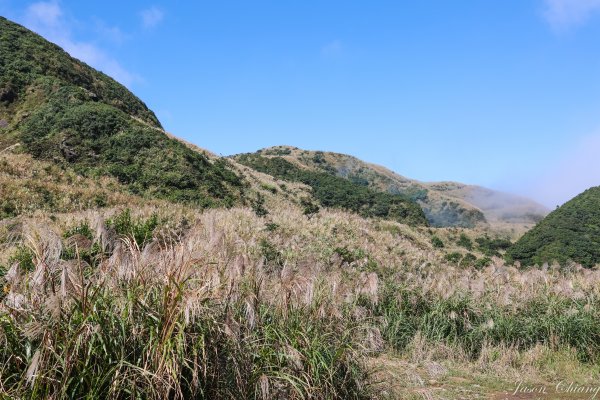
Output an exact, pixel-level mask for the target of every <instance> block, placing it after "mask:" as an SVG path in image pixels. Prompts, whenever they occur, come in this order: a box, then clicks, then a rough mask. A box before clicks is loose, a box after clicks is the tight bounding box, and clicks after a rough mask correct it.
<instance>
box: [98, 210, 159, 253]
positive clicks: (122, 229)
mask: <svg viewBox="0 0 600 400" xmlns="http://www.w3.org/2000/svg"><path fill="white" fill-rule="evenodd" d="M106 225H107V226H108V227H111V228H113V229H114V230H115V231H116V232H117V233H118V234H119V235H121V236H123V237H128V238H130V239H133V240H134V241H135V243H136V244H137V245H138V247H139V248H143V247H144V246H145V245H146V244H147V243H148V242H150V241H151V240H152V236H153V233H154V230H155V229H156V227H157V226H158V225H159V221H158V215H156V214H152V215H151V216H150V218H147V219H143V218H137V219H134V218H132V217H131V210H129V209H125V210H123V211H122V212H121V213H120V214H117V215H116V216H115V217H114V218H111V219H108V220H107V221H106Z"/></svg>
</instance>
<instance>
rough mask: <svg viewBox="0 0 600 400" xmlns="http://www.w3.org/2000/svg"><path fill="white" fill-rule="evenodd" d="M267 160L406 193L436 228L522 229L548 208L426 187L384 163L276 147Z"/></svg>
mask: <svg viewBox="0 0 600 400" xmlns="http://www.w3.org/2000/svg"><path fill="white" fill-rule="evenodd" d="M259 153H260V154H261V155H263V156H267V157H283V158H285V159H286V160H288V161H290V162H293V163H297V164H299V165H301V166H304V167H307V168H309V169H314V170H318V171H321V172H326V173H329V174H332V175H336V176H339V177H342V178H345V179H348V180H350V181H351V182H353V183H356V184H359V185H362V186H366V187H368V188H370V189H373V190H376V191H383V192H388V193H391V194H402V195H404V196H406V197H408V198H410V199H412V200H414V201H416V202H418V203H419V205H420V206H421V207H422V209H423V211H424V213H425V215H426V217H427V220H428V221H429V223H430V224H431V225H432V226H436V227H451V226H455V227H466V228H474V227H476V226H478V225H483V224H486V223H490V224H492V225H494V226H498V225H503V224H506V226H503V227H502V228H507V229H505V230H517V231H521V230H522V228H525V227H526V226H529V227H531V226H532V225H533V224H534V223H535V222H537V221H538V220H540V219H541V218H543V216H544V215H545V214H546V210H545V208H544V207H543V206H541V205H539V204H537V203H535V202H533V201H531V200H529V199H525V198H522V197H519V196H514V195H510V194H507V193H501V192H497V191H493V190H489V189H485V188H482V187H479V186H473V185H465V184H461V183H455V182H439V183H425V182H419V181H416V180H413V179H409V178H406V177H404V176H401V175H399V174H397V173H395V172H393V171H390V170H389V169H387V168H385V167H382V166H380V165H375V164H370V163H367V162H364V161H362V160H359V159H358V158H356V157H353V156H350V155H347V154H339V153H332V152H322V151H309V150H302V149H298V148H295V147H290V146H276V147H272V148H268V149H263V150H260V151H259Z"/></svg>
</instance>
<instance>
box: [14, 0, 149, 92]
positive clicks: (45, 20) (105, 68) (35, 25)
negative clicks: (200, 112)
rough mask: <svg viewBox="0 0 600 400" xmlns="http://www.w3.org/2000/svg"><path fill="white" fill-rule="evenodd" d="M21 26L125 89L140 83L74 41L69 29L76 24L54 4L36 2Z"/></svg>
mask: <svg viewBox="0 0 600 400" xmlns="http://www.w3.org/2000/svg"><path fill="white" fill-rule="evenodd" d="M22 22H23V24H24V25H25V26H26V27H28V28H29V29H31V30H33V31H34V32H37V33H39V34H40V35H42V36H44V37H45V38H46V39H48V40H50V41H51V42H54V43H56V44H57V45H59V46H61V47H62V48H63V49H65V51H66V52H68V53H69V54H70V55H72V56H73V57H75V58H78V59H80V60H82V61H84V62H86V63H87V64H89V65H91V66H92V67H94V68H96V69H98V70H100V71H102V72H104V73H105V74H107V75H110V76H111V77H113V78H114V79H116V80H117V81H119V82H121V83H122V84H124V85H125V86H129V87H130V86H131V85H133V84H134V83H136V82H140V81H142V79H141V77H140V76H139V75H137V74H135V73H133V72H131V71H128V70H127V69H126V68H125V67H123V66H122V65H121V64H120V63H119V62H118V61H117V60H115V59H114V58H113V57H111V56H110V55H108V54H107V53H106V52H104V51H103V50H102V49H100V48H98V47H97V46H96V45H94V44H93V43H91V42H85V41H79V40H76V39H74V38H73V34H72V27H73V26H74V25H75V24H77V22H76V21H74V20H72V19H69V18H67V17H66V16H65V12H64V10H63V9H62V7H61V5H60V3H59V2H58V1H39V2H36V3H33V4H31V5H30V6H29V7H27V9H26V10H25V15H24V17H23V21H22ZM113 33H114V32H113Z"/></svg>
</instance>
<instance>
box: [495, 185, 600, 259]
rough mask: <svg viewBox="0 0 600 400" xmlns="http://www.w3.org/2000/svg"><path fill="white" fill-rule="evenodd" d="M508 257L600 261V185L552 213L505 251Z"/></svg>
mask: <svg viewBox="0 0 600 400" xmlns="http://www.w3.org/2000/svg"><path fill="white" fill-rule="evenodd" d="M507 255H508V257H509V259H511V260H515V261H520V262H521V263H522V264H524V265H533V264H542V263H544V262H548V263H551V262H553V261H557V262H559V263H561V264H564V263H566V262H567V261H574V262H576V263H580V264H582V265H585V266H587V267H593V266H594V265H596V264H600V186H596V187H593V188H590V189H588V190H586V191H585V192H583V193H581V194H579V195H578V196H576V197H575V198H573V199H571V200H569V201H568V202H567V203H565V204H563V205H562V206H561V207H559V208H557V209H556V210H554V211H553V212H551V213H550V214H549V215H548V216H547V217H546V218H544V219H543V220H542V221H541V222H540V223H539V224H537V225H536V226H535V227H534V228H533V229H532V230H530V231H529V232H527V233H526V234H525V235H523V236H522V237H521V238H520V239H519V241H517V243H515V245H514V246H513V247H512V248H510V249H509V250H508V253H507Z"/></svg>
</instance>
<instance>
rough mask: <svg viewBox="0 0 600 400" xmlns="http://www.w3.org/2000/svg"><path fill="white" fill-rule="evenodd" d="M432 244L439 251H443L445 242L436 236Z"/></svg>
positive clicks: (433, 237)
mask: <svg viewBox="0 0 600 400" xmlns="http://www.w3.org/2000/svg"><path fill="white" fill-rule="evenodd" d="M431 244H432V245H433V247H435V248H437V249H441V248H443V247H444V242H443V241H442V239H440V238H439V237H438V236H435V235H434V236H432V237H431Z"/></svg>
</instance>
